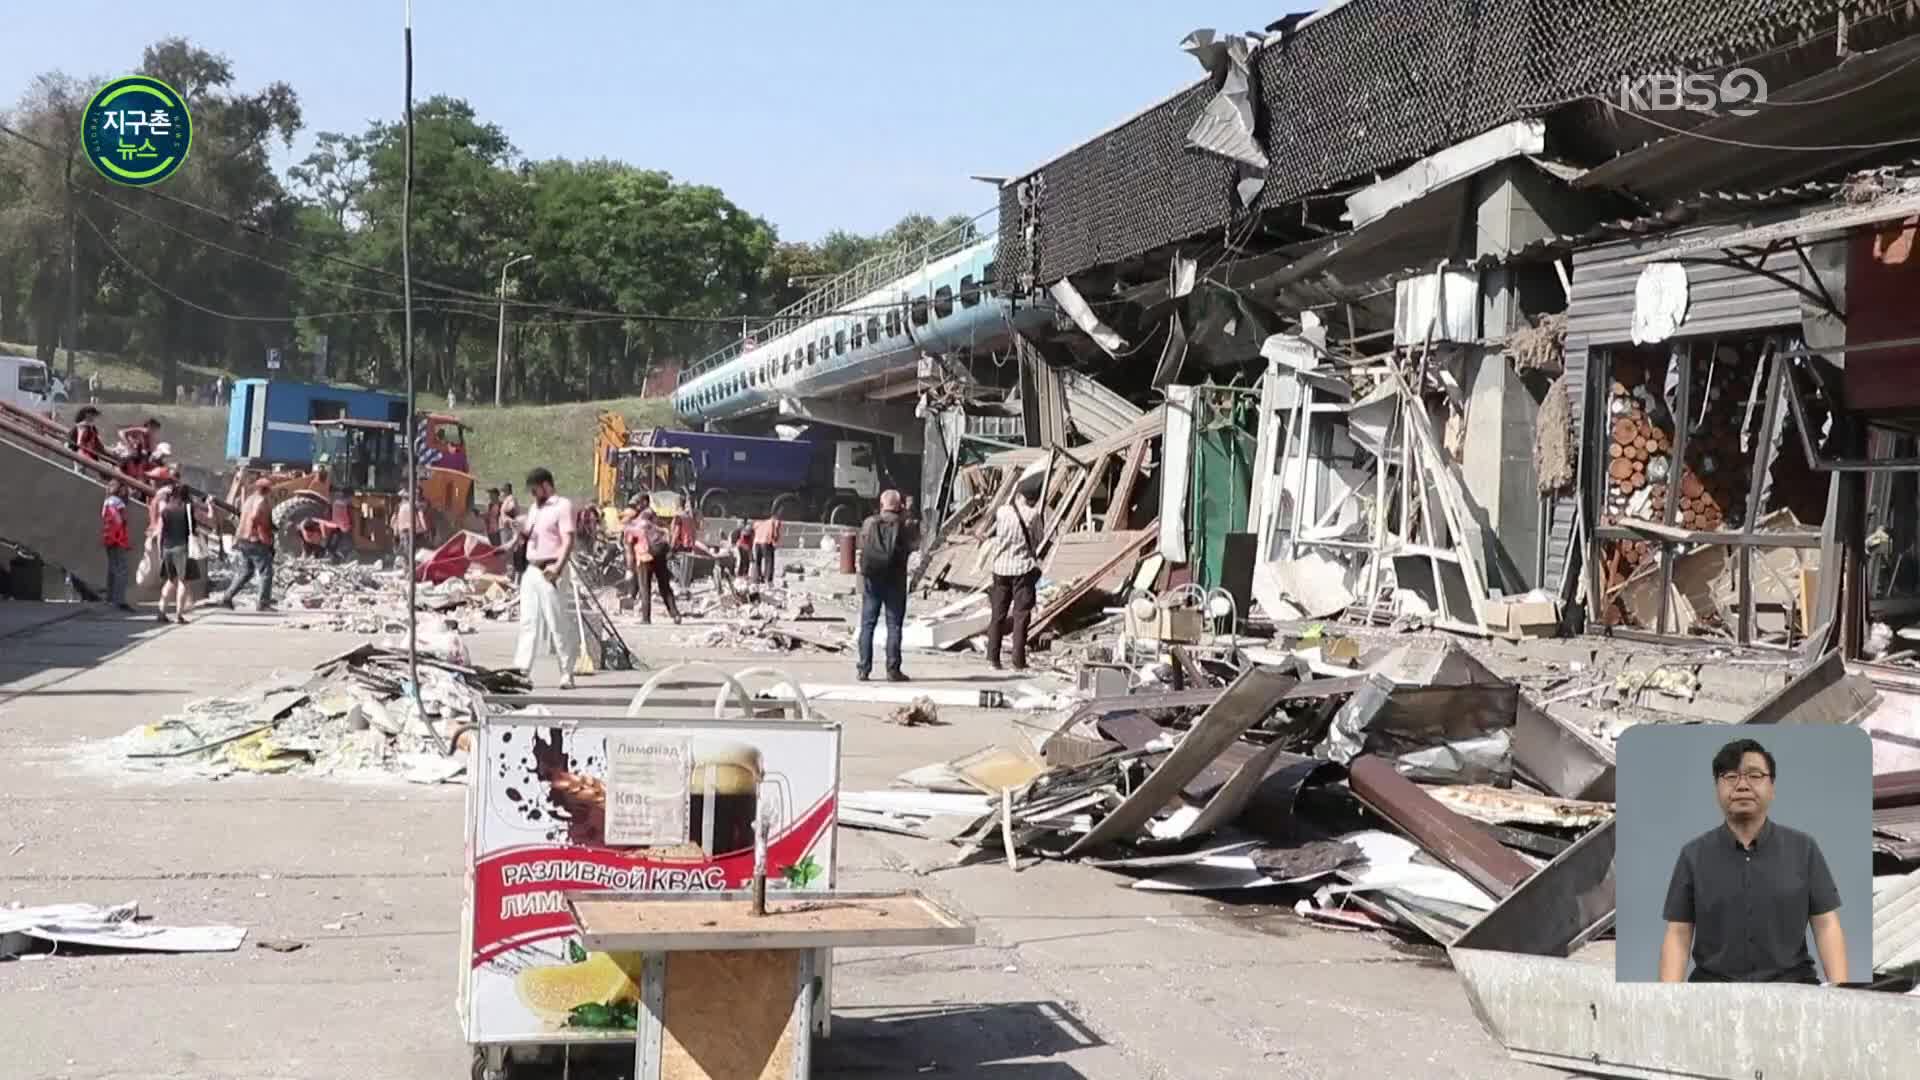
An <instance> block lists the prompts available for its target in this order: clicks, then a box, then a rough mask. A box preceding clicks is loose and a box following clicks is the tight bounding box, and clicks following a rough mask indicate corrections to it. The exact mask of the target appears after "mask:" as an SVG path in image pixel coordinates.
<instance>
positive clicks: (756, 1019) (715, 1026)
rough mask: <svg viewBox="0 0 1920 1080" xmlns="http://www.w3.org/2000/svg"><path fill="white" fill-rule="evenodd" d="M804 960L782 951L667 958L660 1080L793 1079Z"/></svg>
mask: <svg viewBox="0 0 1920 1080" xmlns="http://www.w3.org/2000/svg"><path fill="white" fill-rule="evenodd" d="M800 960H801V955H800V953H798V952H792V951H784V950H783V951H758V950H755V951H724V952H705V951H703V952H680V953H674V954H673V955H671V956H669V957H667V976H666V983H667V986H666V1025H665V1028H666V1031H665V1038H664V1039H663V1040H662V1043H661V1048H660V1078H661V1080H792V1076H793V1064H794V1055H795V1046H794V1026H795V1025H794V1023H793V1011H794V1005H795V992H794V987H795V984H796V983H797V982H798V981H799V967H800Z"/></svg>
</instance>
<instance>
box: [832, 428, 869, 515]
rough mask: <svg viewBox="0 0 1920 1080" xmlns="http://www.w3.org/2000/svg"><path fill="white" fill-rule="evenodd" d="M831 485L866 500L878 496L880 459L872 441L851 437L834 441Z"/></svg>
mask: <svg viewBox="0 0 1920 1080" xmlns="http://www.w3.org/2000/svg"><path fill="white" fill-rule="evenodd" d="M833 487H834V490H836V491H846V492H852V493H853V494H855V495H858V496H859V497H860V498H862V499H866V500H868V501H872V500H874V499H878V498H879V497H880V489H881V477H880V461H879V457H878V455H876V454H875V453H874V450H873V444H872V443H870V442H856V441H854V440H852V439H838V440H835V441H834V444H833Z"/></svg>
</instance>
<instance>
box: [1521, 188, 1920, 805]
mask: <svg viewBox="0 0 1920 1080" xmlns="http://www.w3.org/2000/svg"><path fill="white" fill-rule="evenodd" d="M1916 231H1920V193H1916V191H1915V188H1914V186H1913V182H1912V181H1903V180H1898V179H1892V180H1889V179H1887V178H1885V177H1874V178H1864V179H1863V178H1856V180H1855V181H1854V182H1853V183H1850V184H1849V185H1848V186H1847V187H1846V188H1845V189H1843V194H1842V196H1841V198H1839V199H1836V200H1835V201H1834V202H1832V203H1830V204H1827V205H1824V206H1819V207H1816V208H1814V209H1811V210H1806V211H1802V212H1799V213H1795V214H1791V215H1787V216H1784V217H1780V218H1778V219H1777V220H1774V221H1769V222H1763V223H1758V224H1748V225H1746V226H1744V227H1723V228H1719V229H1715V230H1710V231H1700V232H1696V233H1693V234H1676V235H1673V236H1668V237H1663V238H1661V239H1660V240H1659V241H1658V242H1654V243H1646V242H1641V243H1620V244H1611V245H1604V246H1600V247H1595V248H1590V249H1586V250H1583V251H1580V252H1578V253H1576V255H1575V257H1574V265H1575V288H1574V291H1573V298H1572V302H1571V304H1570V307H1569V312H1568V317H1569V318H1568V322H1569V333H1568V344H1567V363H1568V369H1569V372H1570V373H1572V374H1573V375H1574V376H1575V377H1577V379H1578V382H1579V385H1580V387H1581V389H1582V392H1583V396H1584V399H1585V400H1584V403H1583V404H1584V407H1583V408H1581V409H1579V410H1577V411H1576V416H1577V419H1578V428H1577V431H1578V439H1579V445H1580V446H1581V450H1582V453H1581V466H1580V484H1579V495H1578V498H1577V500H1575V499H1567V500H1562V501H1560V502H1558V503H1556V504H1555V506H1554V507H1553V513H1554V515H1555V516H1556V518H1558V519H1570V520H1571V521H1573V522H1574V523H1575V529H1576V530H1577V533H1578V536H1579V537H1580V539H1579V541H1578V545H1577V546H1578V549H1579V555H1580V557H1582V558H1584V559H1585V566H1584V572H1583V573H1582V574H1581V575H1580V581H1579V586H1580V598H1581V600H1582V602H1583V608H1584V610H1585V612H1586V614H1587V617H1588V619H1589V621H1590V624H1591V625H1592V626H1593V628H1595V629H1598V630H1601V631H1602V632H1604V633H1606V634H1609V635H1612V636H1616V637H1626V638H1635V639H1641V640H1649V641H1661V642H1679V643H1686V644H1692V645H1721V646H1738V647H1752V648H1755V649H1759V650H1763V651H1764V650H1770V649H1771V650H1791V653H1790V655H1796V656H1800V657H1804V658H1811V657H1814V656H1818V655H1820V654H1821V653H1822V652H1824V651H1825V650H1827V649H1829V648H1838V649H1839V650H1840V651H1841V654H1842V656H1843V657H1844V659H1845V660H1846V661H1847V663H1848V665H1849V667H1850V668H1851V669H1853V670H1854V671H1856V672H1858V673H1861V674H1864V675H1868V676H1870V677H1871V678H1872V680H1873V682H1874V684H1875V685H1876V687H1877V688H1878V689H1880V690H1881V691H1882V692H1883V697H1882V701H1881V704H1880V705H1879V707H1878V709H1877V710H1876V711H1875V713H1874V715H1873V716H1871V717H1869V718H1867V719H1866V720H1865V721H1864V722H1863V726H1865V727H1867V728H1868V729H1869V730H1870V731H1871V732H1872V733H1873V735H1874V748H1875V768H1876V771H1881V772H1885V771H1893V770H1899V769H1911V768H1914V767H1916V766H1920V565H1916V560H1920V498H1916V496H1917V495H1920V445H1916V444H1917V443H1920V438H1917V437H1916V434H1917V433H1916V422H1917V421H1920V382H1917V381H1916V380H1915V379H1914V378H1913V374H1912V372H1913V370H1914V369H1913V364H1914V361H1915V360H1916V359H1917V358H1920V353H1916V352H1915V351H1914V349H1915V347H1914V341H1915V340H1916V339H1920V317H1917V316H1916V315H1915V314H1914V313H1913V312H1912V309H1911V303H1910V300H1909V299H1908V298H1909V297H1911V295H1912V287H1913V286H1914V285H1915V284H1916V283H1920V256H1916V254H1915V252H1914V246H1915V242H1914V238H1915V235H1916ZM1588 521H1591V522H1593V527H1592V528H1591V529H1587V528H1586V526H1585V524H1584V523H1585V522H1588Z"/></svg>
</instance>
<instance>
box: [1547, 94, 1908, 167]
mask: <svg viewBox="0 0 1920 1080" xmlns="http://www.w3.org/2000/svg"><path fill="white" fill-rule="evenodd" d="M1580 98H1586V99H1590V100H1593V101H1597V102H1599V103H1600V104H1602V105H1605V106H1606V107H1607V108H1609V109H1612V110H1614V111H1615V112H1621V113H1625V114H1627V115H1628V116H1631V117H1633V118H1634V119H1636V120H1640V121H1644V122H1645V123H1648V124H1652V125H1653V126H1654V127H1657V128H1664V129H1666V130H1667V131H1670V132H1672V133H1674V134H1675V135H1684V136H1686V137H1687V138H1690V139H1699V140H1700V141H1702V142H1710V143H1718V144H1720V145H1721V146H1733V147H1738V148H1740V149H1742V150H1775V151H1785V152H1789V153H1794V152H1806V153H1831V152H1833V151H1837V150H1891V149H1893V148H1894V147H1896V146H1907V145H1909V144H1912V143H1916V142H1920V135H1909V136H1908V137H1906V138H1904V139H1887V140H1884V141H1881V142H1870V143H1833V144H1831V145H1826V146H1786V145H1782V144H1777V143H1760V142H1748V141H1746V140H1744V139H1729V138H1726V137H1724V136H1720V135H1707V134H1703V133H1702V132H1699V131H1694V130H1692V129H1690V128H1683V127H1677V126H1675V125H1673V124H1669V123H1665V122H1664V121H1660V120H1655V119H1654V118H1653V117H1652V116H1650V115H1648V114H1647V113H1643V112H1639V111H1637V110H1634V109H1629V108H1626V107H1624V106H1622V105H1620V104H1619V103H1617V102H1613V101H1608V100H1607V99H1606V98H1604V97H1601V96H1600V95H1598V94H1582V95H1580ZM1574 100H1579V99H1578V98H1576V99H1574Z"/></svg>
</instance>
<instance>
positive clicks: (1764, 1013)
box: [1451, 948, 1920, 1080]
mask: <svg viewBox="0 0 1920 1080" xmlns="http://www.w3.org/2000/svg"><path fill="white" fill-rule="evenodd" d="M1451 955H1452V957H1453V963H1454V967H1455V968H1456V969H1457V970H1458V971H1459V972H1460V978H1461V980H1462V981H1463V982H1464V983H1465V984H1466V988H1467V995H1468V997H1469V999H1470V1000H1471V1002H1472V1004H1473V1011H1474V1013H1475V1014H1476V1015H1478V1016H1479V1017H1480V1021H1481V1023H1483V1024H1485V1025H1486V1028H1487V1030H1488V1031H1489V1032H1490V1033H1492V1035H1493V1037H1494V1038H1495V1039H1496V1040H1497V1041H1498V1042H1499V1043H1500V1044H1501V1045H1502V1046H1505V1047H1506V1048H1507V1052H1508V1053H1509V1054H1510V1055H1512V1056H1513V1057H1514V1058H1515V1059H1516V1060H1519V1061H1527V1062H1532V1063H1534V1064H1538V1065H1546V1066H1550V1067H1553V1068H1557V1069H1565V1070H1567V1071H1569V1072H1575V1073H1581V1074H1585V1075H1596V1076H1620V1077H1638V1078H1645V1077H1688V1078H1690V1080H1753V1078H1755V1077H1761V1078H1772V1077H1794V1078H1796V1080H1896V1078H1904V1077H1907V1076H1910V1075H1911V1074H1912V1071H1913V1062H1914V1060H1915V1058H1916V1056H1920V998H1916V997H1914V996H1911V995H1902V994H1885V993H1871V992H1865V991H1845V990H1840V991H1836V990H1833V989H1830V988H1827V987H1821V986H1802V985H1798V984H1790V983H1689V984H1684V985H1677V986H1669V985H1663V984H1660V983H1617V982H1615V981H1614V978H1613V969H1612V967H1611V966H1602V965H1598V964H1591V963H1584V962H1581V961H1579V960H1571V959H1560V958H1556V957H1546V956H1528V955H1524V954H1521V953H1511V952H1497V951H1493V950H1488V949H1463V948H1455V949H1454V950H1453V951H1452V954H1451Z"/></svg>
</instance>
